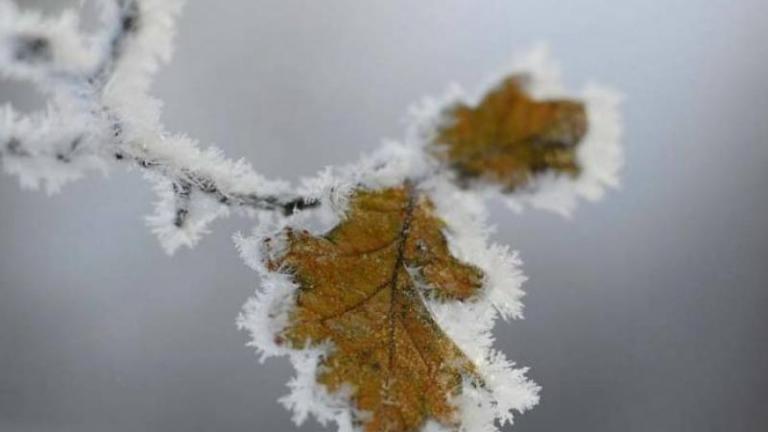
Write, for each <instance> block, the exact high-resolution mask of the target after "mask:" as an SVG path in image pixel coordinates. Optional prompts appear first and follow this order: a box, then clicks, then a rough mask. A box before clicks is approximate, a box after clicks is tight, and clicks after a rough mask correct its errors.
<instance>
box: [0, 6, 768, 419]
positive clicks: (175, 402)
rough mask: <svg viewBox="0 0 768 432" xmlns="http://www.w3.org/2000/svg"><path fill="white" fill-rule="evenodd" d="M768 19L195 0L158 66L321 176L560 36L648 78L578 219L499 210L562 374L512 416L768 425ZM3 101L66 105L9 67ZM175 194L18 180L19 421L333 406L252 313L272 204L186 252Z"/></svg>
mask: <svg viewBox="0 0 768 432" xmlns="http://www.w3.org/2000/svg"><path fill="white" fill-rule="evenodd" d="M20 3H21V4H22V6H25V7H26V6H28V7H45V8H48V9H51V8H53V9H61V8H63V7H64V6H67V5H70V4H76V3H77V2H76V1H68V2H65V1H47V2H43V1H29V0H22V1H21V2H20ZM767 20H768V2H766V1H764V0H722V1H721V0H707V1H694V0H687V1H682V0H665V1H648V0H625V1H597V0H579V1H569V2H562V1H554V0H517V1H501V0H500V1H480V0H473V1H453V0H451V1H446V0H429V1H424V0H421V1H418V2H414V1H405V0H402V1H392V0H388V1H365V2H361V1H357V0H322V1H321V0H315V1H309V0H307V1H291V0H258V1H255V0H240V1H220V2H212V1H192V2H190V4H189V5H188V7H187V8H186V12H185V14H184V15H183V18H182V20H181V23H180V32H179V39H178V41H179V45H178V49H177V54H176V57H175V59H174V61H173V63H172V64H171V65H170V66H168V67H166V68H165V69H163V71H162V72H161V74H160V76H159V78H158V80H157V82H156V86H155V89H156V94H158V95H159V96H160V97H161V98H162V99H163V100H165V102H166V110H165V115H164V119H165V121H166V124H167V126H168V128H169V129H171V130H174V131H185V132H187V133H189V134H190V135H192V136H194V137H197V138H199V139H200V140H201V141H202V142H204V143H217V144H218V145H220V146H221V147H222V148H223V149H225V151H226V152H227V154H228V155H230V156H233V157H239V156H243V157H245V158H247V159H249V160H250V161H252V162H253V164H254V165H255V166H256V168H257V169H259V170H260V171H262V172H263V173H265V174H267V175H269V176H280V177H284V178H287V179H291V180H295V179H297V178H299V177H300V176H304V175H311V174H313V173H315V172H316V171H317V170H319V169H320V168H322V167H323V166H325V165H330V164H334V165H335V164H341V163H345V162H348V161H351V160H354V159H356V158H357V157H358V155H359V154H361V153H362V152H366V151H370V150H372V149H374V148H375V147H376V146H377V145H378V143H379V142H380V140H381V138H383V137H392V138H398V137H401V136H402V133H403V116H404V113H405V112H406V108H407V107H408V105H409V104H410V103H411V102H412V101H414V100H416V99H418V98H420V97H422V96H424V95H428V94H438V93H440V92H441V91H442V90H443V89H444V88H445V87H446V85H447V84H448V83H450V82H451V81H456V82H459V83H462V84H464V85H466V86H468V87H470V88H472V86H474V85H475V84H478V83H481V82H482V81H483V79H484V78H485V77H486V76H487V75H488V73H489V72H491V71H494V70H496V69H497V68H498V67H499V66H500V65H502V64H504V63H505V62H506V61H507V60H508V59H509V58H510V57H511V56H512V55H514V54H515V53H517V52H519V51H520V50H523V49H525V48H526V47H528V46H529V45H530V44H531V43H532V42H535V41H537V40H547V41H549V42H550V43H551V46H552V48H553V51H554V54H555V56H556V57H557V58H559V59H560V61H561V63H562V65H563V68H564V71H565V77H566V80H567V82H568V83H569V84H570V85H571V86H580V85H581V84H582V83H583V82H584V81H586V80H589V79H593V78H594V79H599V80H600V81H602V82H605V83H610V84H613V85H615V86H617V87H619V88H620V89H621V90H623V91H624V92H625V93H626V94H627V96H628V98H627V101H626V104H625V109H624V113H625V117H626V132H627V133H626V140H625V143H626V149H627V167H626V170H625V172H624V175H623V179H624V187H623V190H622V191H621V192H620V193H612V194H610V196H609V197H608V199H607V200H605V201H603V202H601V203H599V204H596V205H589V204H587V205H582V206H581V207H580V208H579V210H578V211H577V213H576V215H575V217H574V219H573V220H572V221H565V220H563V219H561V218H559V217H557V216H554V215H550V214H547V213H542V212H536V211H531V212H528V213H526V214H524V215H522V216H516V215H513V214H511V213H510V212H508V211H506V210H504V209H503V208H501V207H500V206H495V207H494V208H493V212H492V221H493V223H494V224H496V225H497V227H498V233H497V235H496V236H495V238H496V240H498V241H499V242H503V243H508V244H510V245H512V246H513V247H514V248H517V249H519V250H520V251H521V253H522V257H523V259H524V261H525V271H526V273H527V274H528V275H529V276H530V278H531V280H530V281H529V282H528V283H527V285H526V290H527V292H528V293H529V295H528V297H526V318H527V319H525V320H524V321H518V322H513V323H510V324H504V323H501V324H500V325H499V326H498V327H497V333H496V334H497V337H498V343H497V345H498V346H499V347H500V348H501V349H503V350H504V351H505V352H506V353H507V354H508V355H509V356H510V357H511V358H513V359H515V360H516V361H517V362H518V363H519V364H521V365H527V366H531V367H532V369H531V371H530V376H531V377H532V378H533V379H535V380H536V381H537V382H538V383H540V384H541V385H542V386H543V388H544V389H543V393H542V401H541V404H540V405H539V406H538V407H537V408H535V409H534V410H533V411H531V412H530V413H527V414H525V415H523V416H520V417H518V419H517V422H516V424H515V426H514V427H513V428H512V429H513V430H516V431H519V432H534V431H547V432H552V431H564V430H568V431H590V432H598V431H605V432H612V431H622V432H635V431H636V432H650V431H653V432H665V431H670V432H672V431H674V432H677V431H696V432H704V431H745V432H762V431H765V430H768V409H766V404H767V403H768V343H767V342H768V340H767V338H766V330H768V325H767V324H768V318H767V314H766V310H768V262H766V261H767V260H768V230H767V228H768V189H767V188H766V187H767V186H768V121H766V119H767V115H766V113H768V81H766V76H768V44H767V43H766V42H767V41H768V25H767V24H766V23H767V22H768V21H767ZM0 100H2V101H12V102H14V103H15V104H17V106H19V107H21V108H25V109H32V108H35V107H39V106H41V100H40V98H39V96H37V95H35V94H34V93H33V92H32V91H31V90H30V89H29V88H27V87H24V86H18V85H16V84H11V83H8V82H2V83H0ZM153 198H154V197H153V194H152V193H151V191H150V190H149V188H148V187H147V184H145V182H144V181H143V180H142V179H141V178H140V176H139V175H138V174H137V173H136V172H132V173H126V172H124V171H122V170H120V169H117V170H115V171H113V174H112V175H111V177H110V178H109V179H104V178H101V177H93V178H90V179H87V180H85V181H80V182H78V183H76V184H73V185H71V186H69V187H67V188H66V189H65V190H64V192H63V193H61V194H59V195H57V196H54V197H53V198H47V197H46V196H45V195H44V194H43V193H32V192H22V191H20V190H19V188H18V186H17V184H16V181H15V179H13V178H11V177H8V176H3V177H2V178H0V209H1V210H0V431H3V432H5V431H13V432H15V431H24V432H26V431H51V432H53V431H118V432H120V431H125V432H128V431H222V432H224V431H248V430H250V431H266V432H271V431H292V430H300V431H306V432H308V431H320V430H324V429H322V428H321V427H320V426H319V425H318V424H317V423H315V422H314V421H309V422H307V423H306V424H305V425H304V426H303V427H301V428H299V429H296V428H295V426H294V425H293V424H292V423H291V422H290V419H289V413H288V412H287V411H285V410H284V409H283V408H282V407H281V406H280V405H278V403H277V402H276V399H277V397H278V396H281V395H283V394H285V393H286V388H285V387H284V385H285V383H286V381H287V380H288V379H289V377H290V376H291V373H292V372H291V370H290V365H289V364H288V362H287V361H285V360H284V359H273V360H269V361H268V362H267V363H266V364H264V365H261V364H259V363H258V361H257V359H256V357H255V356H254V355H253V353H252V351H251V349H250V348H247V347H245V346H244V344H245V343H246V342H247V340H248V337H247V335H246V334H245V333H244V332H240V331H238V330H237V329H236V328H235V325H234V318H235V316H236V315H237V313H238V311H239V309H240V306H241V305H242V304H243V302H244V301H245V300H246V299H247V298H248V296H250V295H251V293H252V292H253V290H254V288H255V287H256V284H257V280H256V275H255V274H254V273H253V272H252V271H251V270H249V269H248V268H247V267H246V266H245V265H244V264H243V263H242V261H241V260H240V259H239V258H238V256H237V254H236V252H235V250H234V248H233V246H232V243H231V240H230V236H231V235H232V233H234V232H235V231H238V230H247V229H248V228H249V227H250V223H249V222H248V221H246V220H243V219H237V218H235V219H231V220H229V221H226V222H223V223H222V222H219V223H217V224H216V225H215V226H214V231H215V233H214V234H213V235H211V236H209V237H207V238H206V239H205V240H204V241H203V242H202V244H200V245H199V247H198V248H197V249H195V250H192V251H186V250H185V251H182V252H181V253H178V254H177V255H176V256H174V257H173V258H169V257H167V256H165V255H164V254H163V252H162V250H161V249H160V247H159V246H158V243H157V241H156V240H155V238H154V237H153V236H152V235H151V234H150V233H149V232H148V230H147V229H145V227H144V224H143V220H142V217H143V216H144V215H146V214H147V213H149V212H150V209H151V205H152V200H153ZM505 430H506V429H505Z"/></svg>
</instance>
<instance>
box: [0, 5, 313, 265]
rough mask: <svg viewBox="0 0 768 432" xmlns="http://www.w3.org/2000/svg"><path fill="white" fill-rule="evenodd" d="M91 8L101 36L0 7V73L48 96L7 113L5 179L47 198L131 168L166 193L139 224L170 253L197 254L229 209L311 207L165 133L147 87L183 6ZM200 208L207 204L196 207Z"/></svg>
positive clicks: (2, 152) (286, 211)
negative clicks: (74, 183) (28, 111)
mask: <svg viewBox="0 0 768 432" xmlns="http://www.w3.org/2000/svg"><path fill="white" fill-rule="evenodd" d="M100 6H101V10H102V18H103V21H104V23H105V28H104V29H103V30H102V31H101V32H100V33H99V34H98V35H97V36H96V37H91V38H88V37H86V35H84V34H82V32H81V31H80V30H79V29H78V23H77V19H76V16H75V15H74V14H73V13H71V12H65V13H64V14H63V15H62V16H61V17H60V18H58V19H50V18H43V17H41V16H39V15H37V14H33V13H26V12H25V13H22V12H19V11H18V10H17V8H16V6H15V5H14V4H13V3H12V2H10V1H8V0H0V71H1V72H3V73H4V75H6V76H7V77H10V78H14V79H19V80H28V81H31V82H33V83H34V84H35V85H36V86H37V87H38V88H39V89H40V90H41V91H42V92H44V93H46V94H48V95H50V97H51V100H50V101H49V108H48V110H47V111H46V112H45V113H36V114H33V115H31V116H22V115H19V114H17V113H15V112H14V110H13V108H12V107H11V106H7V107H5V108H4V110H3V111H4V112H3V115H2V119H0V121H1V123H0V159H2V162H3V167H4V168H5V170H6V171H8V172H10V173H12V174H16V175H18V176H19V178H20V180H21V181H22V184H23V185H25V186H28V187H33V188H36V187H37V186H39V185H40V184H41V183H43V184H44V185H45V187H46V189H47V190H48V191H49V192H56V191H58V190H59V189H60V187H61V186H62V185H63V184H64V183H66V182H68V181H71V180H75V179H77V178H79V177H81V176H82V175H83V174H84V172H86V171H88V170H91V169H97V170H99V171H102V172H105V171H106V168H107V166H108V165H109V164H108V162H124V163H129V164H131V165H134V166H136V167H138V168H140V169H142V170H144V171H146V172H148V174H149V177H150V178H151V179H153V181H155V182H156V183H158V182H160V183H162V185H163V187H166V188H170V190H171V191H172V192H173V193H171V194H170V195H169V194H162V195H163V196H164V197H166V198H164V199H165V200H170V202H171V204H170V205H169V203H163V202H160V203H159V204H158V212H157V213H156V214H155V215H153V216H152V217H150V218H149V219H148V220H149V223H150V224H151V225H152V226H153V229H154V231H155V232H157V233H158V234H160V238H161V240H162V242H163V246H164V247H165V248H166V250H168V251H169V252H173V251H174V250H175V249H176V248H177V247H178V246H181V245H186V246H192V245H194V243H196V241H197V239H198V238H199V237H200V234H201V233H203V232H205V225H206V224H207V223H208V222H209V221H210V220H212V219H214V218H216V217H217V216H219V215H225V214H228V211H227V209H228V208H241V209H245V210H249V209H252V210H262V211H278V212H280V213H282V214H283V215H286V216H287V215H291V214H293V213H294V212H296V211H301V210H305V209H309V208H314V207H317V206H318V205H319V201H318V200H317V199H315V198H311V197H302V196H299V195H296V194H295V193H293V192H292V191H291V190H290V188H289V187H288V185H287V184H285V183H284V182H280V181H268V180H266V179H265V178H263V177H262V176H260V175H259V174H258V173H256V172H255V171H253V169H252V168H251V167H250V165H248V164H246V163H244V162H232V161H229V160H226V159H224V158H223V157H222V156H221V154H220V152H218V151H217V150H215V149H209V150H208V151H200V150H199V149H198V147H197V145H196V144H195V143H194V142H192V141H191V140H189V139H187V138H184V137H181V136H173V135H169V134H167V133H166V132H165V130H164V128H163V126H162V124H161V123H160V122H159V115H160V113H159V103H158V102H157V101H156V100H154V99H153V98H152V97H150V96H149V95H148V94H147V90H148V88H149V84H150V81H151V77H152V75H153V74H154V72H155V71H156V70H157V68H158V66H159V64H160V63H161V62H164V61H167V60H168V59H169V58H170V53H171V39H172V37H173V22H174V20H175V18H176V15H177V14H178V12H179V9H180V6H181V2H180V1H178V0H114V1H111V0H102V1H101V2H100ZM197 200H209V201H212V203H213V204H212V205H207V206H202V205H194V204H195V203H194V201H197ZM190 219H194V220H195V221H196V222H193V223H191V224H190V223H188V221H189V220H190ZM201 221H205V222H204V223H201Z"/></svg>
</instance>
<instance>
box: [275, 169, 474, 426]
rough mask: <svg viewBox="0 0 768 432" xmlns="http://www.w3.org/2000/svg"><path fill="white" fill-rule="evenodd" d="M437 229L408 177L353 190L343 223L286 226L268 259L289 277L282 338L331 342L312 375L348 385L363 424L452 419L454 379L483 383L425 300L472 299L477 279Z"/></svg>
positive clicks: (299, 344) (337, 386)
mask: <svg viewBox="0 0 768 432" xmlns="http://www.w3.org/2000/svg"><path fill="white" fill-rule="evenodd" d="M443 227H444V224H443V222H442V221H441V220H440V219H439V218H438V217H437V216H435V214H434V209H433V206H432V204H431V202H430V201H429V200H428V199H427V198H426V197H424V196H422V195H419V194H418V192H417V191H416V190H415V188H414V187H412V186H411V185H410V184H408V183H406V184H405V185H404V186H401V187H394V188H389V189H384V190H378V191H368V190H359V191H357V192H355V193H354V194H353V196H352V197H351V198H350V204H349V210H348V213H347V217H346V219H345V220H344V221H343V222H341V223H340V224H339V225H337V226H336V227H335V228H334V229H333V230H331V231H330V232H329V233H327V234H326V235H324V236H322V237H315V236H313V235H311V234H310V233H308V232H306V231H293V230H287V231H286V232H285V236H286V237H285V238H286V240H287V246H286V250H285V251H284V252H283V253H282V254H281V256H280V258H278V259H276V260H273V261H271V262H269V263H268V265H269V267H270V268H271V269H272V270H278V269H281V270H282V271H287V272H290V273H291V274H292V275H293V278H294V280H295V282H296V283H297V284H298V290H297V294H296V298H295V302H296V303H295V307H294V308H293V310H292V312H291V313H290V318H289V324H288V327H287V328H286V329H285V330H284V332H283V333H282V334H281V335H280V339H281V342H282V343H288V344H290V346H291V347H293V348H296V349H302V348H305V347H307V346H313V345H317V344H320V343H323V342H327V341H330V342H331V343H332V344H333V349H332V351H331V352H330V354H329V355H328V356H327V357H326V358H325V359H324V360H323V361H322V365H321V367H320V368H319V371H320V372H318V375H317V377H316V380H317V382H318V383H320V384H322V385H324V386H325V387H326V388H327V389H328V390H329V391H330V392H337V391H340V390H342V389H344V388H345V386H346V385H351V386H352V388H353V389H354V392H353V394H352V403H353V404H354V408H355V410H354V412H355V413H356V414H355V416H356V418H355V421H356V422H357V424H358V425H360V426H362V427H363V429H364V430H365V431H366V432H385V431H386V432H406V431H417V430H420V429H421V428H422V427H423V426H424V424H425V423H426V421H427V420H429V419H433V420H435V421H437V422H439V423H441V424H443V425H446V426H448V427H455V426H456V425H458V420H459V419H458V416H457V412H456V407H455V406H454V405H453V404H452V399H453V398H454V397H455V396H457V395H458V394H460V392H461V387H462V382H463V380H464V379H468V380H469V382H470V383H473V384H475V385H482V379H481V378H480V376H479V375H478V372H477V370H476V368H475V365H474V364H473V362H472V361H471V360H470V359H469V358H468V357H467V356H466V355H465V354H464V353H463V352H462V351H461V350H460V349H459V347H458V346H457V345H456V344H455V343H454V342H453V341H452V340H451V339H450V338H449V337H448V336H447V335H446V334H445V333H444V332H443V331H442V330H441V329H440V327H439V326H438V325H437V323H436V322H435V321H434V319H433V317H432V315H431V314H430V311H429V309H428V306H427V304H426V303H425V299H426V298H433V299H437V300H441V301H449V300H455V301H471V299H472V298H473V297H474V296H476V295H477V294H478V293H479V291H480V289H481V287H482V283H483V274H482V272H481V271H480V270H479V269H477V268H476V267H474V266H472V265H468V264H466V263H463V262H461V261H459V260H458V259H456V258H455V257H453V256H452V255H451V253H450V251H449V248H448V244H447V241H446V238H445V237H444V235H443V232H442V229H443Z"/></svg>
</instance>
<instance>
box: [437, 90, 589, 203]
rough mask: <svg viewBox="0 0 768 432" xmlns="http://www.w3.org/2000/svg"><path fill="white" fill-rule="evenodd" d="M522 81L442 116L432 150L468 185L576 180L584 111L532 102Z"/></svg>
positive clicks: (565, 103) (572, 104) (576, 105)
mask: <svg viewBox="0 0 768 432" xmlns="http://www.w3.org/2000/svg"><path fill="white" fill-rule="evenodd" d="M526 80H527V77H526V76H522V75H517V76H512V77H509V78H507V79H506V80H504V81H503V82H502V83H501V85H499V86H497V87H496V88H494V89H493V90H491V91H490V92H489V93H488V94H487V95H485V97H484V98H483V99H482V101H480V103H479V104H478V105H477V106H475V107H470V106H467V105H465V104H463V103H457V104H455V105H453V106H451V107H449V108H448V109H447V110H446V112H445V113H444V114H445V115H446V117H445V118H446V119H447V121H446V122H445V124H444V125H443V126H441V127H439V128H438V130H437V133H436V135H435V139H434V142H433V146H432V150H433V154H435V155H436V156H437V157H438V158H439V159H441V160H443V161H444V162H446V163H447V164H449V165H450V166H451V167H452V168H453V169H454V170H455V172H456V173H457V174H458V180H459V181H460V183H462V184H463V185H467V184H468V183H469V182H470V181H472V180H481V181H485V182H489V183H493V184H498V185H500V186H502V187H503V188H504V189H505V190H506V191H512V190H515V189H517V188H519V187H521V186H525V185H527V184H529V182H530V181H531V180H532V179H533V177H535V176H536V175H537V174H540V173H543V172H546V171H553V172H556V173H558V174H565V175H570V176H577V175H578V174H579V172H580V169H581V168H580V166H579V163H578V161H577V158H576V150H577V147H578V145H579V143H580V142H581V141H582V139H583V138H584V135H585V134H586V132H587V115H586V112H585V108H584V105H583V104H582V103H580V102H577V101H573V100H565V99H563V100H544V101H536V100H534V99H532V98H531V97H530V96H529V95H528V94H527V93H526V91H525V83H526Z"/></svg>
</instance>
